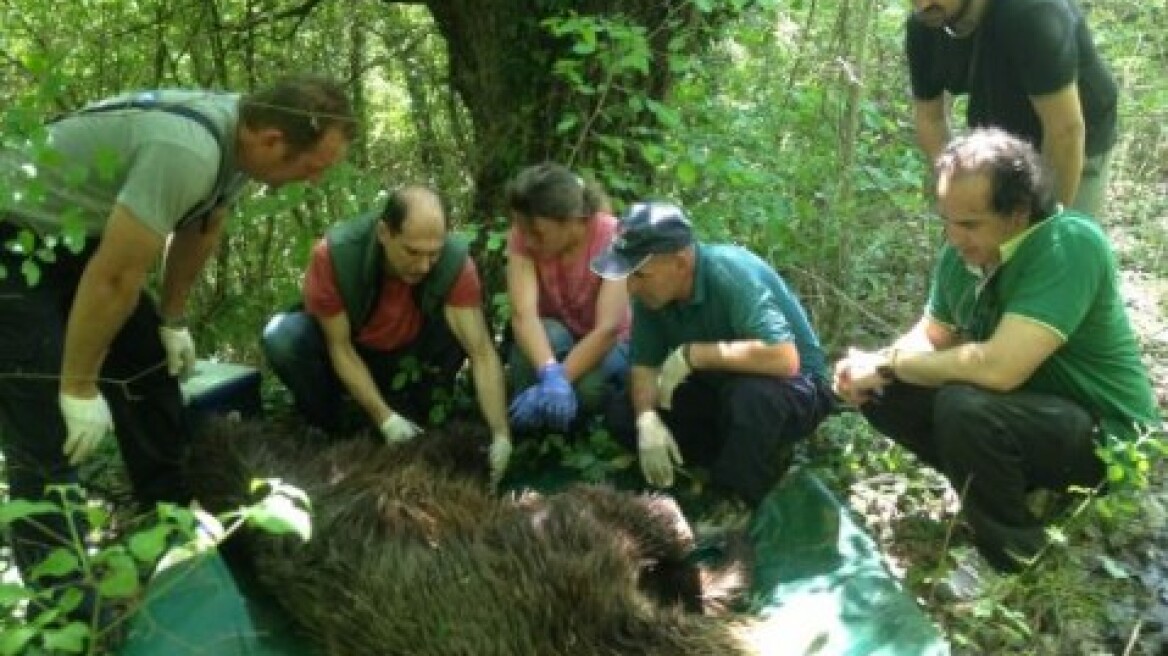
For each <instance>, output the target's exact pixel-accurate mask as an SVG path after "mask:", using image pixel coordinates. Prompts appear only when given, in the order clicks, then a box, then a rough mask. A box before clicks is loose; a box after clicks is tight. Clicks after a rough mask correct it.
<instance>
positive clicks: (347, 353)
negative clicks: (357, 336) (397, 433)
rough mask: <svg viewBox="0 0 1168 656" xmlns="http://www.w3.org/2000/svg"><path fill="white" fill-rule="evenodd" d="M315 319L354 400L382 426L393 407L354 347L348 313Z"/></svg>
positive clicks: (331, 358)
mask: <svg viewBox="0 0 1168 656" xmlns="http://www.w3.org/2000/svg"><path fill="white" fill-rule="evenodd" d="M316 320H317V322H318V323H319V324H320V329H321V332H323V333H324V340H325V344H326V346H327V347H328V353H329V360H330V361H331V362H332V364H333V371H335V372H336V374H337V378H339V379H340V381H341V384H342V385H344V386H345V389H346V390H348V391H349V394H350V395H351V396H352V397H353V400H354V401H356V402H357V404H358V405H360V406H361V408H362V409H363V410H365V414H367V415H369V418H370V419H372V420H373V424H374V425H375V426H380V425H381V424H382V423H383V422H384V421H385V420H386V419H389V417H390V415H392V414H393V410H392V409H391V408H390V407H389V404H387V403H386V402H385V399H384V398H382V396H381V391H380V390H379V389H377V383H376V381H374V380H373V375H372V374H370V373H369V367H367V366H366V365H365V361H364V360H362V359H361V356H359V355H357V350H356V349H355V348H354V347H353V339H352V337H351V336H350V334H349V333H350V327H349V315H348V314H346V313H345V312H341V313H340V314H338V315H336V316H335V317H328V318H321V317H317V318H316Z"/></svg>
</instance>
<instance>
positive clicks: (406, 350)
mask: <svg viewBox="0 0 1168 656" xmlns="http://www.w3.org/2000/svg"><path fill="white" fill-rule="evenodd" d="M260 342H261V345H262V346H263V351H264V356H265V357H266V358H267V360H268V364H269V365H271V367H272V371H273V372H274V373H275V374H276V377H277V378H279V379H280V381H281V382H283V383H284V385H285V386H286V387H287V388H288V391H290V392H291V393H292V399H293V401H294V403H295V405H296V409H297V410H298V411H299V412H300V414H301V415H302V416H303V417H304V418H305V420H306V421H307V422H308V423H309V424H310V425H312V426H315V427H317V428H319V429H321V430H323V431H325V432H326V433H330V434H334V435H335V434H339V433H342V432H345V431H347V430H349V428H350V427H349V426H348V425H346V422H345V421H344V413H343V412H342V411H343V409H344V404H343V400H344V397H345V396H346V395H347V393H348V392H347V390H346V389H345V387H344V384H343V383H341V380H340V379H339V378H337V374H336V371H335V370H334V369H333V365H332V360H331V358H330V357H329V353H328V347H327V346H326V344H325V340H324V333H323V332H322V331H321V329H320V324H318V323H317V321H316V319H315V318H313V317H312V316H311V315H309V314H307V313H305V312H301V311H292V312H285V313H281V314H277V315H276V316H274V317H272V319H271V320H270V321H268V325H267V326H266V327H265V328H264V332H263V337H262V338H261V340H260ZM354 348H355V349H356V350H357V355H358V356H360V358H361V360H362V361H363V362H364V363H365V366H366V367H368V368H369V373H370V375H372V376H373V380H374V382H375V383H377V388H378V390H379V391H380V392H381V396H382V398H384V399H385V401H386V403H388V404H389V405H390V407H392V408H393V409H394V411H395V412H401V413H402V414H404V415H405V416H407V417H409V418H410V419H412V420H414V421H415V422H417V423H419V424H423V425H424V424H426V423H429V421H428V419H429V413H430V410H431V408H432V407H433V405H434V404H435V403H441V402H442V401H443V400H444V398H448V397H443V396H442V394H443V393H444V392H445V393H449V392H450V391H451V390H452V389H453V387H454V379H455V377H456V376H457V375H458V371H459V370H460V369H461V368H462V365H463V363H465V361H466V352H465V351H464V350H463V348H462V345H461V344H459V343H458V340H456V339H455V338H454V334H453V333H451V332H450V327H449V326H447V325H446V321H445V319H443V318H441V317H437V318H431V317H426V318H425V319H424V321H423V324H422V328H421V330H420V331H419V333H418V338H417V339H415V340H414V341H413V342H411V343H410V344H407V345H406V346H404V347H402V348H399V349H397V350H395V351H392V352H386V351H376V350H373V349H368V348H365V347H363V346H360V345H354ZM439 390H441V391H439Z"/></svg>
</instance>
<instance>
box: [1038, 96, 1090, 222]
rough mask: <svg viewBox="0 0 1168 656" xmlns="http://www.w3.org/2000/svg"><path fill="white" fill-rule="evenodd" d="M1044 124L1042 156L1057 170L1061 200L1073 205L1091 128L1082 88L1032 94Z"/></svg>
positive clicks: (1063, 202) (1056, 176)
mask: <svg viewBox="0 0 1168 656" xmlns="http://www.w3.org/2000/svg"><path fill="white" fill-rule="evenodd" d="M1030 102H1031V104H1032V105H1034V112H1035V113H1036V114H1038V120H1039V121H1040V122H1041V123H1042V155H1043V157H1044V158H1045V159H1046V162H1047V163H1048V164H1049V165H1050V167H1051V169H1052V170H1053V171H1054V182H1055V191H1056V192H1057V193H1058V199H1059V202H1061V203H1062V204H1063V205H1065V206H1067V207H1070V205H1071V203H1073V202H1074V200H1075V194H1076V193H1078V191H1079V178H1080V177H1081V176H1082V174H1083V161H1084V158H1085V157H1086V154H1085V152H1086V151H1085V149H1086V143H1087V127H1086V124H1085V123H1084V121H1083V108H1082V107H1081V106H1080V105H1079V87H1078V85H1077V84H1076V83H1074V82H1071V83H1070V84H1068V85H1067V86H1065V87H1063V88H1062V89H1059V90H1058V91H1055V92H1054V93H1049V94H1046V95H1043V96H1031V97H1030Z"/></svg>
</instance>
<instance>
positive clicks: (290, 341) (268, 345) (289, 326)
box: [260, 313, 303, 369]
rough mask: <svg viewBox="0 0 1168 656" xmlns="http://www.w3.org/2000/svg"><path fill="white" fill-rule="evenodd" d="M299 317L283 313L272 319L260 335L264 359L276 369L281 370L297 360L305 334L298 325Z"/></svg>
mask: <svg viewBox="0 0 1168 656" xmlns="http://www.w3.org/2000/svg"><path fill="white" fill-rule="evenodd" d="M298 323H299V321H298V317H297V316H296V315H293V314H287V313H281V314H277V315H276V316H274V317H272V318H271V319H270V320H269V321H268V323H267V325H265V326H264V330H263V333H261V335H260V348H261V349H262V350H263V353H264V357H265V358H266V359H267V361H268V363H269V364H271V365H272V366H273V367H274V368H277V369H279V368H280V367H281V366H282V365H285V364H287V363H289V362H291V361H292V360H294V359H295V358H296V355H297V352H298V351H300V350H301V349H300V348H299V342H300V341H301V339H300V337H301V333H302V332H303V331H302V330H301V329H300V327H299V326H298V325H297V324H298Z"/></svg>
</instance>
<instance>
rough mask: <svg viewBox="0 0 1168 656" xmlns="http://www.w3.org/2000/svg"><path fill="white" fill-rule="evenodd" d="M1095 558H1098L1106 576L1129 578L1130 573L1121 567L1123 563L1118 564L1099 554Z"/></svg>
mask: <svg viewBox="0 0 1168 656" xmlns="http://www.w3.org/2000/svg"><path fill="white" fill-rule="evenodd" d="M1097 557H1098V558H1099V564H1100V565H1102V566H1103V571H1105V572H1107V575H1108V576H1110V577H1111V578H1113V579H1126V578H1131V572H1129V571H1128V570H1127V568H1126V567H1124V566H1123V563H1120V562H1119V561H1117V560H1114V559H1112V558H1109V557H1107V556H1105V555H1103V554H1100V555H1099V556H1097Z"/></svg>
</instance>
